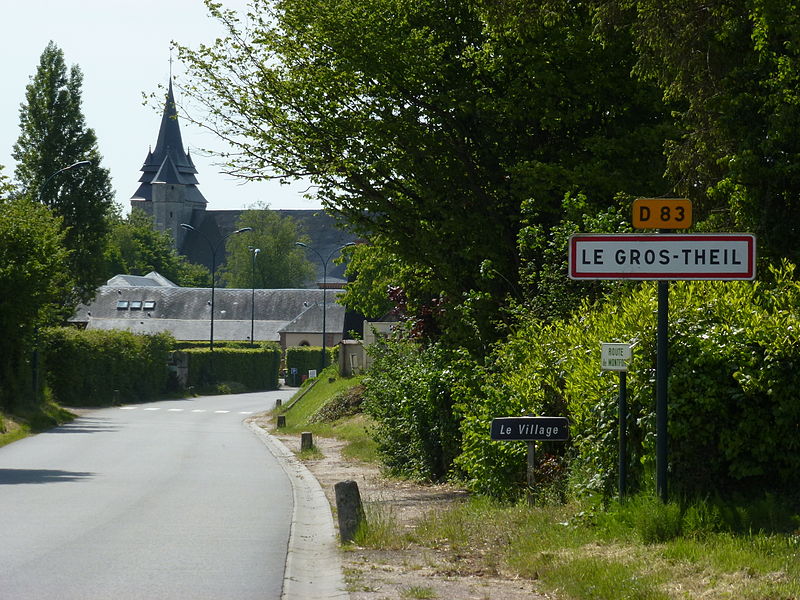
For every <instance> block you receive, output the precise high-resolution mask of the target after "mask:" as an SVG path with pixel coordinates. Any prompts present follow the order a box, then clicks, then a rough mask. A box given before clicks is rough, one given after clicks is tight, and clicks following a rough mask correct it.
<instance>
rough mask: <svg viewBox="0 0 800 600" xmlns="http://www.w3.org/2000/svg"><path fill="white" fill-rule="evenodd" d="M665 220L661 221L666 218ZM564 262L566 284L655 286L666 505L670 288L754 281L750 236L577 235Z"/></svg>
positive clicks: (659, 449) (660, 484) (659, 439)
mask: <svg viewBox="0 0 800 600" xmlns="http://www.w3.org/2000/svg"><path fill="white" fill-rule="evenodd" d="M690 208H691V205H690ZM664 214H665V217H666V216H667V215H666V213H664ZM634 219H636V215H634ZM653 226H654V227H663V226H664V225H662V224H658V225H653ZM568 260H569V277H570V278H571V279H576V280H581V279H586V280H592V279H633V280H651V281H658V323H657V343H656V354H657V356H656V488H657V491H658V494H659V496H660V498H661V500H662V501H664V502H666V501H667V498H668V494H667V453H668V447H667V436H668V427H667V419H668V417H669V415H668V410H667V380H668V368H669V362H668V359H667V351H668V343H667V335H668V328H669V282H670V281H678V280H715V281H734V280H742V281H748V280H753V279H755V275H756V240H755V236H753V235H751V234H747V233H712V234H671V233H659V234H594V233H582V234H576V235H573V236H571V237H570V240H569V257H568Z"/></svg>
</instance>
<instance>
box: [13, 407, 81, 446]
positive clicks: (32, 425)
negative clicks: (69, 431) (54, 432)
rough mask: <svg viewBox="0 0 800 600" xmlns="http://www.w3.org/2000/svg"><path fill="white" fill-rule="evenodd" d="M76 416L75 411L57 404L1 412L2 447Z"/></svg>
mask: <svg viewBox="0 0 800 600" xmlns="http://www.w3.org/2000/svg"><path fill="white" fill-rule="evenodd" d="M74 418H75V415H74V414H73V413H71V412H70V411H68V410H66V409H64V408H61V407H60V406H58V405H55V404H44V405H42V406H40V407H37V408H32V409H27V410H22V411H19V412H17V413H15V414H6V413H3V414H0V447H3V446H5V445H7V444H10V443H12V442H16V441H17V440H21V439H22V438H25V437H27V436H29V435H31V434H34V433H41V432H42V431H47V430H48V429H52V428H53V427H57V426H58V425H63V424H64V423H69V422H70V421H72V420H73V419H74Z"/></svg>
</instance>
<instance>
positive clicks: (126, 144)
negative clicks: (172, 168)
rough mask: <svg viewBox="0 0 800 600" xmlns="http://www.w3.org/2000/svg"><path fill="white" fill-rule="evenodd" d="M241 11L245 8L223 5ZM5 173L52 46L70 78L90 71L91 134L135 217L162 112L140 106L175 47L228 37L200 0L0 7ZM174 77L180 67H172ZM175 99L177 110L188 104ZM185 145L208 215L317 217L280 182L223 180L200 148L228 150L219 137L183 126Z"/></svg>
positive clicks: (165, 72)
mask: <svg viewBox="0 0 800 600" xmlns="http://www.w3.org/2000/svg"><path fill="white" fill-rule="evenodd" d="M222 4H223V5H224V6H225V7H226V8H232V9H235V10H239V11H243V10H244V9H245V7H246V5H247V1H246V0H222ZM0 24H2V25H0V27H1V29H0V32H1V33H0V57H2V58H1V59H0V164H2V165H5V170H4V171H3V172H4V173H5V174H6V175H8V176H9V177H13V173H14V166H15V163H14V160H13V159H12V158H11V152H12V148H13V145H14V143H15V142H16V140H17V138H18V137H19V106H20V104H21V103H22V102H23V101H24V99H25V87H26V86H27V85H28V83H30V78H31V76H33V74H34V73H35V72H36V69H37V67H38V65H39V58H40V56H41V54H42V52H43V51H44V49H45V47H46V46H47V43H48V42H49V41H50V40H53V41H54V42H55V43H56V44H57V45H58V46H59V47H60V48H61V50H63V51H64V59H65V62H66V64H67V68H68V69H69V68H70V67H71V66H72V65H74V64H77V65H78V66H79V67H80V68H81V70H82V71H83V114H84V116H85V118H86V125H87V127H91V128H92V129H94V131H95V134H96V135H97V141H98V146H99V149H100V153H101V155H102V157H103V162H102V166H103V167H105V168H107V169H109V170H110V171H111V177H112V184H113V186H114V190H115V192H116V200H117V203H118V204H120V205H121V206H122V207H123V209H124V212H126V213H127V212H128V210H129V207H130V203H129V199H130V197H131V196H132V195H133V193H134V192H135V191H136V188H137V187H138V180H139V176H140V175H141V173H140V171H139V169H140V168H141V166H142V164H143V163H144V160H145V158H146V156H147V151H148V148H150V147H151V146H155V143H156V138H157V136H158V128H159V125H160V123H161V111H162V110H163V103H160V105H159V107H158V108H157V109H154V108H153V107H152V106H149V105H147V106H145V105H144V104H143V97H142V93H143V92H144V93H146V94H150V93H151V92H158V91H159V90H158V86H159V84H161V85H164V86H165V85H166V84H167V83H168V81H169V57H170V51H169V48H170V40H175V41H177V42H178V43H180V44H182V45H184V46H189V47H191V48H196V47H197V46H198V45H199V44H201V43H210V42H212V41H213V40H214V39H215V38H216V37H217V36H218V35H220V34H222V28H221V26H220V25H219V24H218V23H217V22H216V21H215V20H214V19H212V18H211V17H209V16H208V13H207V11H206V7H205V5H204V4H203V2H202V0H0ZM173 73H174V74H176V75H178V76H180V75H181V74H182V73H183V66H182V65H181V64H180V63H179V62H178V61H177V59H175V61H174V63H173ZM179 94H180V92H178V91H177V90H176V98H175V99H176V101H177V103H178V104H179V105H180V104H181V102H182V100H183V99H182V98H181V97H180V95H179ZM181 133H182V136H183V143H184V146H186V147H187V148H188V150H189V151H190V152H191V154H192V159H193V160H194V163H195V165H196V166H197V170H198V171H199V172H198V175H197V177H198V180H199V182H200V186H199V188H200V190H201V191H202V192H203V195H204V196H205V197H206V199H207V200H208V202H209V205H208V207H209V209H216V210H222V209H239V208H247V207H249V206H251V205H253V204H255V203H256V202H262V201H263V202H266V203H267V204H269V206H270V208H273V209H316V208H319V206H320V204H319V202H318V201H317V200H316V199H307V198H304V197H303V195H304V193H305V192H306V188H307V186H306V185H302V184H299V183H298V184H292V185H283V186H282V185H280V184H279V183H278V182H277V181H275V182H264V183H261V182H259V183H252V182H249V183H246V184H242V183H241V182H240V181H239V180H236V179H234V178H232V177H230V176H229V175H223V174H221V173H220V172H219V169H218V168H217V167H215V166H214V165H213V163H214V159H213V158H212V157H208V156H204V155H202V154H201V152H200V148H213V149H218V150H225V149H226V148H225V146H224V142H222V141H220V140H218V139H217V138H216V137H215V136H213V135H212V134H209V133H207V132H204V131H201V130H200V129H199V128H196V127H191V126H190V125H189V124H188V123H186V122H185V121H181Z"/></svg>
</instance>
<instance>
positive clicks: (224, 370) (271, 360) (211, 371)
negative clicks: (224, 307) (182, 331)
mask: <svg viewBox="0 0 800 600" xmlns="http://www.w3.org/2000/svg"><path fill="white" fill-rule="evenodd" d="M182 352H183V353H185V354H186V356H187V357H188V359H189V361H188V362H189V365H188V366H189V375H188V382H187V385H189V386H191V387H195V388H198V389H203V388H208V387H210V386H211V385H213V384H215V383H237V384H240V385H241V386H243V387H244V388H245V389H248V390H275V389H277V388H278V371H279V369H280V363H281V350H280V347H279V346H278V345H277V344H261V345H260V346H256V347H254V348H249V347H245V348H235V347H217V345H216V344H215V345H214V352H213V353H212V352H211V351H210V349H209V348H188V349H186V350H183V351H182Z"/></svg>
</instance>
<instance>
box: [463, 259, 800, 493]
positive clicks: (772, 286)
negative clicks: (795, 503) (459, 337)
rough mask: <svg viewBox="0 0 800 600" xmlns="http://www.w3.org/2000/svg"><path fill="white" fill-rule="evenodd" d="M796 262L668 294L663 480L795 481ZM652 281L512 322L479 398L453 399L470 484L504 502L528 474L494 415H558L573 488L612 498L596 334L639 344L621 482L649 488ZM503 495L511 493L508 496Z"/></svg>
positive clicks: (609, 433)
mask: <svg viewBox="0 0 800 600" xmlns="http://www.w3.org/2000/svg"><path fill="white" fill-rule="evenodd" d="M793 269H794V268H793V266H791V265H788V264H785V265H783V266H782V267H781V268H779V269H774V270H773V271H772V274H771V279H770V281H769V282H766V281H763V282H758V283H749V282H727V283H726V282H677V283H673V284H672V285H671V288H670V356H669V358H670V365H671V371H670V379H669V419H670V421H669V432H670V446H669V452H670V455H669V459H670V466H671V474H670V487H671V488H672V489H674V490H676V491H679V492H682V493H686V494H688V495H698V494H699V495H706V494H708V493H710V492H719V493H728V494H730V493H734V492H737V491H738V492H742V493H747V492H748V490H759V491H761V490H763V489H773V490H776V491H781V490H782V491H786V492H789V491H791V490H792V489H796V487H795V486H796V483H795V481H794V476H793V473H795V474H796V473H797V472H798V469H800V435H798V434H800V430H799V429H798V423H800V403H798V402H797V390H798V389H800V369H798V368H797V365H798V364H800V315H799V314H798V307H799V306H800V283H798V282H796V281H794V280H793ZM655 296H656V293H655V286H654V285H653V284H651V283H645V284H641V285H638V286H635V287H634V286H629V287H628V288H627V289H626V293H625V295H624V296H622V295H621V294H619V295H617V296H615V297H611V298H609V299H607V300H606V301H604V302H602V303H589V302H585V303H584V304H583V306H581V308H580V310H578V311H577V312H576V314H575V316H573V317H572V318H569V319H566V320H562V321H555V322H552V323H549V324H545V323H542V322H541V321H540V320H537V319H535V318H529V319H523V320H521V322H520V324H519V327H518V329H517V331H516V332H515V333H514V334H513V335H512V336H510V338H509V339H508V340H507V341H506V343H504V344H502V345H501V346H499V347H498V349H497V352H496V354H495V355H494V357H492V359H491V360H490V361H489V363H490V364H492V363H493V366H492V368H491V369H490V370H487V372H486V376H485V381H484V382H483V383H482V384H481V386H480V390H479V394H477V397H475V396H472V397H470V396H464V397H462V398H460V400H459V402H460V406H463V414H464V421H463V423H462V433H463V452H462V454H461V455H460V456H459V458H458V464H459V466H460V467H461V468H462V469H463V470H464V471H465V473H466V474H467V476H468V478H469V481H470V485H471V486H472V487H473V489H475V490H477V491H481V492H485V493H489V494H493V495H496V496H508V495H509V494H513V490H515V489H517V490H518V489H520V486H521V482H523V481H524V475H523V473H524V471H523V469H524V465H525V445H524V444H523V443H519V442H493V441H491V440H490V439H489V423H490V422H491V419H492V418H494V417H500V416H520V415H525V414H536V415H552V416H567V417H569V419H570V432H571V439H570V441H569V442H568V443H567V444H564V445H561V446H560V447H558V446H556V445H555V444H554V443H550V444H542V446H544V448H543V450H544V453H559V452H564V453H567V454H568V455H569V456H570V457H571V472H572V477H573V481H574V482H575V484H576V487H575V488H574V489H577V490H578V491H580V490H586V489H591V490H599V491H602V492H604V493H605V494H607V495H611V494H612V493H613V491H614V488H615V480H616V461H617V433H616V429H617V424H616V398H617V393H618V389H617V387H618V386H617V378H616V377H615V376H614V375H613V374H611V373H601V371H600V367H599V348H600V346H599V345H600V342H614V341H618V342H629V341H632V340H638V344H637V346H636V347H635V348H634V352H633V359H632V362H631V365H630V371H629V373H628V378H627V381H628V403H629V425H628V441H629V456H630V466H629V480H630V482H631V484H632V485H633V487H634V488H635V487H636V486H637V485H638V486H639V487H641V486H642V485H643V484H644V479H645V474H646V473H648V472H652V467H653V462H654V454H655V452H654V445H655V417H654V410H655V409H654V396H655V363H656V352H655V346H656V340H655V329H656V327H655V311H656V298H655ZM509 490H512V492H510V491H509Z"/></svg>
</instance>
